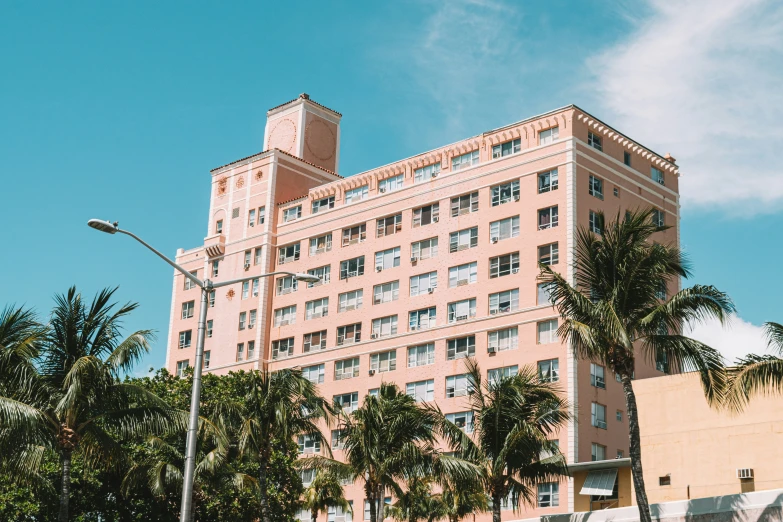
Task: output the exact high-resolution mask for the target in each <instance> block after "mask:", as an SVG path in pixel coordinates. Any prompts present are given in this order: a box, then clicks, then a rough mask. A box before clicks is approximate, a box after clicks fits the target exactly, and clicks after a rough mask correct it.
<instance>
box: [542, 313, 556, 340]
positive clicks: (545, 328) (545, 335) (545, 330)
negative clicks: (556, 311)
mask: <svg viewBox="0 0 783 522" xmlns="http://www.w3.org/2000/svg"><path fill="white" fill-rule="evenodd" d="M537 327H538V344H551V343H556V342H557V319H550V320H548V321H541V322H539V323H538V324H537Z"/></svg>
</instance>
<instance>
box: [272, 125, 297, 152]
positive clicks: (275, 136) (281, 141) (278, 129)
mask: <svg viewBox="0 0 783 522" xmlns="http://www.w3.org/2000/svg"><path fill="white" fill-rule="evenodd" d="M295 143H296V124H295V123H294V122H293V121H292V120H289V119H288V118H285V119H282V120H280V121H278V122H276V123H275V125H274V127H272V130H271V131H269V140H268V141H267V143H266V148H267V150H270V149H280V150H282V151H283V152H288V153H289V154H290V153H292V152H293V150H294V144H295Z"/></svg>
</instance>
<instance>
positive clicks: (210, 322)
mask: <svg viewBox="0 0 783 522" xmlns="http://www.w3.org/2000/svg"><path fill="white" fill-rule="evenodd" d="M207 337H212V319H210V320H209V321H207Z"/></svg>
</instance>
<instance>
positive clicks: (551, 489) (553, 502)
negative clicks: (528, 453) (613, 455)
mask: <svg viewBox="0 0 783 522" xmlns="http://www.w3.org/2000/svg"><path fill="white" fill-rule="evenodd" d="M555 129H557V127H555ZM559 505H560V484H558V483H557V482H546V483H544V484H539V485H538V507H542V508H543V507H557V506H559Z"/></svg>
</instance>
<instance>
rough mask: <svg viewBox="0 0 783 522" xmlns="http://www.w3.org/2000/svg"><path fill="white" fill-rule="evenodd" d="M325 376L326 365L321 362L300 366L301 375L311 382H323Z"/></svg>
mask: <svg viewBox="0 0 783 522" xmlns="http://www.w3.org/2000/svg"><path fill="white" fill-rule="evenodd" d="M325 376H326V367H325V366H324V365H323V364H313V365H311V366H305V367H304V368H302V377H304V378H305V379H307V380H308V381H310V382H311V383H313V384H323V383H324V379H325Z"/></svg>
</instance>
